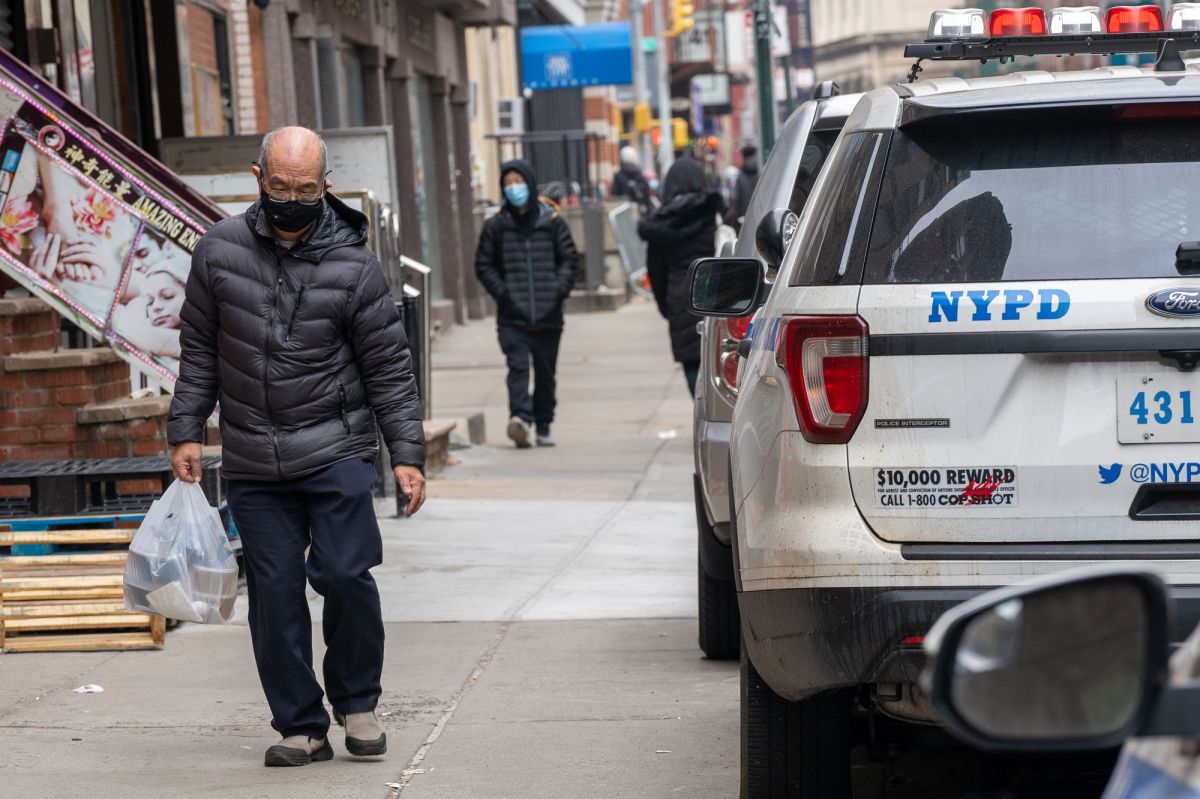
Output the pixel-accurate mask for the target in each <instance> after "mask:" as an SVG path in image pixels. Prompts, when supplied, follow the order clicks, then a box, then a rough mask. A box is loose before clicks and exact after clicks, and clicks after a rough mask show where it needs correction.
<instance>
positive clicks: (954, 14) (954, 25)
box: [929, 8, 987, 39]
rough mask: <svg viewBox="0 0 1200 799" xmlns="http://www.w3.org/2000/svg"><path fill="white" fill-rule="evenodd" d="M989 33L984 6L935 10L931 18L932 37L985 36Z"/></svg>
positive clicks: (960, 37)
mask: <svg viewBox="0 0 1200 799" xmlns="http://www.w3.org/2000/svg"><path fill="white" fill-rule="evenodd" d="M986 35H987V25H986V24H985V21H984V13H983V9H982V8H960V9H946V10H944V11H934V12H933V15H932V16H931V17H930V18H929V38H930V39H965V38H970V37H977V38H981V39H982V38H983V37H984V36H986Z"/></svg>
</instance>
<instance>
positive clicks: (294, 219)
mask: <svg viewBox="0 0 1200 799" xmlns="http://www.w3.org/2000/svg"><path fill="white" fill-rule="evenodd" d="M258 190H259V197H261V198H262V207H263V210H264V211H266V212H267V220H268V221H269V222H270V223H271V227H273V228H275V229H276V230H282V231H283V232H284V233H299V232H300V231H301V230H304V228H306V227H308V226H309V225H311V224H312V223H313V222H315V221H316V220H317V217H319V216H320V215H321V206H322V205H323V204H324V198H322V199H320V200H317V201H316V202H313V203H302V202H300V201H299V200H273V199H271V197H270V195H268V194H267V190H266V189H265V188H263V186H262V184H261V183H260V184H259V186H258Z"/></svg>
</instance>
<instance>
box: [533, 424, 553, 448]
mask: <svg viewBox="0 0 1200 799" xmlns="http://www.w3.org/2000/svg"><path fill="white" fill-rule="evenodd" d="M537 445H538V446H539V447H553V446H554V433H551V432H550V426H549V425H546V426H545V427H538V429H537Z"/></svg>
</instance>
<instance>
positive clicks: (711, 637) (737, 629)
mask: <svg viewBox="0 0 1200 799" xmlns="http://www.w3.org/2000/svg"><path fill="white" fill-rule="evenodd" d="M700 535H704V531H701V532H700ZM697 571H698V572H699V573H700V586H699V589H700V649H701V651H702V652H704V656H705V657H707V658H709V659H710V660H735V659H737V656H738V653H739V652H740V651H741V649H742V627H741V623H740V619H739V618H738V605H737V586H736V585H735V584H734V582H733V580H718V579H716V578H715V577H710V576H709V575H707V574H705V572H704V565H703V564H698V568H697Z"/></svg>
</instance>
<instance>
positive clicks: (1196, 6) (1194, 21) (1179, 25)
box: [1167, 3, 1200, 31]
mask: <svg viewBox="0 0 1200 799" xmlns="http://www.w3.org/2000/svg"><path fill="white" fill-rule="evenodd" d="M1169 21H1170V24H1169V25H1168V26H1167V27H1168V28H1169V29H1170V30H1173V31H1194V30H1200V3H1176V4H1175V5H1173V6H1171V16H1170V19H1169Z"/></svg>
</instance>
